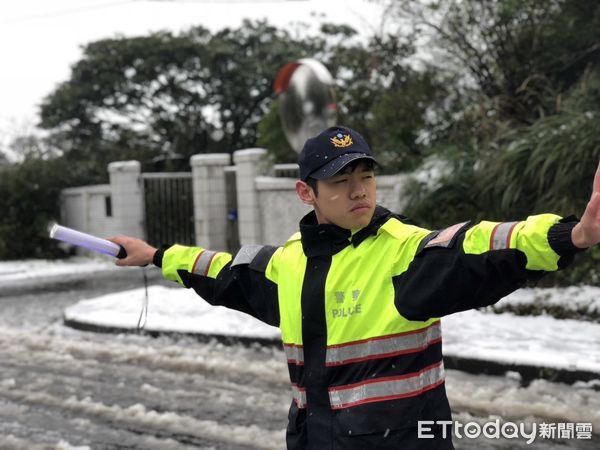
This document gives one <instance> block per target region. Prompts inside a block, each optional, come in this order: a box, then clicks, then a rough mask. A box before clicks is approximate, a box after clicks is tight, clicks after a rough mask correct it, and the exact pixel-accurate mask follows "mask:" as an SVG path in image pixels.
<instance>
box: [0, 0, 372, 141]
mask: <svg viewBox="0 0 600 450" xmlns="http://www.w3.org/2000/svg"><path fill="white" fill-rule="evenodd" d="M315 12H316V13H318V17H319V18H320V20H326V21H336V22H339V23H345V24H349V25H352V26H354V27H355V28H357V29H361V30H363V31H364V32H365V34H370V33H372V32H373V30H376V29H378V27H379V25H380V23H381V19H382V17H381V15H382V7H381V6H380V5H379V4H378V3H377V2H373V1H369V0H346V1H342V0H327V1H324V0H304V1H301V0H300V1H299V0H296V1H289V0H287V1H286V0H279V1H277V0H270V1H267V0H262V1H261V0H254V1H252V0H214V1H210V0H209V1H207V0H163V1H159V0H155V1H150V0H13V1H2V3H1V4H0V57H1V61H2V65H1V70H0V142H3V141H4V142H5V143H6V139H7V135H14V134H15V133H16V134H21V133H22V132H24V131H26V130H27V129H28V128H30V127H31V126H32V125H33V124H34V123H35V122H36V121H37V119H36V114H37V105H39V103H40V102H41V100H42V98H43V97H44V96H46V95H47V94H49V93H50V92H51V91H52V90H53V89H54V88H55V87H56V85H57V84H58V83H60V82H62V81H65V80H67V79H68V78H69V74H70V66H71V65H72V64H73V63H75V62H76V61H78V60H79V58H80V57H81V48H80V47H81V46H82V45H83V44H85V43H87V42H90V41H94V40H98V39H102V38H106V37H114V36H117V35H123V36H134V35H143V34H147V33H149V32H152V31H158V30H171V31H174V32H177V31H180V30H183V29H187V28H189V27H191V26H194V25H203V26H205V27H207V28H209V29H211V30H213V31H214V30H217V29H220V28H223V27H225V26H231V27H236V26H238V25H239V24H240V23H241V21H242V20H243V19H244V18H252V19H260V18H267V19H268V20H269V21H270V22H271V23H273V24H278V25H280V26H285V24H287V23H290V22H294V21H307V22H311V21H312V22H315V16H314V14H311V13H315Z"/></svg>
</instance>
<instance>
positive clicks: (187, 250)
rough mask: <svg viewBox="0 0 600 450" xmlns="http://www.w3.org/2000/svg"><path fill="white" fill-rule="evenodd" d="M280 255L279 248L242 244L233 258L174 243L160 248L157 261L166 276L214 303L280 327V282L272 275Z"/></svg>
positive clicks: (156, 257) (222, 253) (226, 254)
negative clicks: (277, 282) (274, 263)
mask: <svg viewBox="0 0 600 450" xmlns="http://www.w3.org/2000/svg"><path fill="white" fill-rule="evenodd" d="M276 254H277V247H271V246H258V245H251V246H244V247H242V249H241V250H240V251H239V252H238V254H237V255H236V257H235V259H232V255H231V254H229V253H225V252H215V251H211V250H206V249H204V248H201V247H185V246H181V245H174V246H172V247H170V248H168V249H167V250H166V251H164V252H163V251H161V250H159V251H158V252H157V254H156V255H155V257H154V264H155V265H157V266H159V267H161V268H162V274H163V277H164V278H166V279H167V280H171V281H175V282H177V283H178V284H180V285H181V286H183V287H186V288H192V289H194V290H195V291H196V293H197V294H198V295H199V296H201V297H202V298H203V299H204V300H206V301H207V302H208V303H210V304H211V305H220V306H225V307H227V308H231V309H235V310H238V311H241V312H244V313H247V314H250V315H251V316H253V317H256V318H257V319H259V320H261V321H262V322H265V323H267V324H269V325H273V326H279V302H278V297H277V284H276V283H275V282H274V281H273V277H272V276H271V277H269V273H270V272H273V269H272V266H273V257H274V255H276Z"/></svg>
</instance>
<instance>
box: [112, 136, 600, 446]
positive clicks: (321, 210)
mask: <svg viewBox="0 0 600 450" xmlns="http://www.w3.org/2000/svg"><path fill="white" fill-rule="evenodd" d="M374 163H375V159H374V157H373V155H372V153H371V150H370V148H369V146H368V145H367V143H366V142H365V140H364V139H363V137H362V136H360V135H359V134H358V133H356V132H355V131H353V130H351V129H348V128H343V127H334V128H330V129H328V130H325V131H324V132H322V133H321V134H319V135H318V136H316V137H314V138H312V139H309V140H308V141H307V142H306V144H305V146H304V148H303V150H302V152H301V154H300V158H299V165H300V180H299V181H297V183H296V191H297V193H298V196H299V198H300V200H301V201H302V202H304V203H305V204H308V205H311V206H312V207H313V209H314V211H313V212H311V213H309V214H308V215H306V216H305V217H304V218H303V219H302V220H301V221H300V231H299V232H298V233H296V234H294V235H293V236H292V237H291V238H290V239H289V240H288V241H287V242H286V243H285V244H284V245H283V246H281V247H269V246H256V245H252V246H245V247H243V248H242V249H241V250H240V251H239V253H238V254H237V255H236V256H235V257H232V255H229V254H228V253H224V252H215V251H211V250H206V249H203V248H199V247H183V246H179V245H174V246H172V247H170V248H169V249H167V250H166V251H162V250H157V249H155V248H153V247H151V246H149V245H148V244H146V243H144V242H143V241H140V240H137V239H132V238H126V237H117V238H114V239H113V241H114V242H116V243H118V244H121V245H123V246H124V247H125V249H126V250H127V254H128V257H127V258H125V259H123V260H120V261H119V262H118V263H117V264H119V265H143V264H147V263H150V262H153V263H154V264H156V265H157V266H160V267H162V271H163V274H164V276H165V277H166V278H167V279H170V280H173V281H176V282H178V283H179V284H181V285H182V286H185V287H187V288H190V287H191V288H193V289H194V290H195V291H196V292H197V293H198V294H199V295H200V296H202V297H203V298H204V299H206V300H207V301H208V302H209V303H211V304H213V305H223V306H227V307H229V308H233V309H237V310H239V311H243V312H246V313H248V314H251V315H252V316H254V317H256V318H257V319H259V320H262V321H264V322H266V323H268V324H271V325H274V326H278V327H279V328H280V329H281V333H282V338H283V347H284V350H285V353H286V356H287V361H288V367H289V373H290V379H291V382H292V392H293V402H292V405H291V407H290V412H289V424H288V429H287V445H288V448H289V449H319V450H320V449H344V450H348V449H360V450H364V449H375V448H377V449H399V448H402V449H416V448H418V449H428V450H429V449H435V448H440V449H449V448H453V446H452V441H451V437H450V436H449V435H448V436H446V437H444V436H443V434H442V433H441V431H440V430H439V429H438V430H437V432H436V430H433V432H431V433H433V434H434V435H435V438H434V439H418V431H417V430H418V421H419V420H428V421H440V420H451V414H450V407H449V405H448V399H447V397H446V392H445V388H444V369H443V362H442V336H441V328H440V320H439V317H442V316H444V315H447V314H451V313H453V312H457V311H463V310H465V309H469V308H477V307H481V306H486V305H491V304H493V303H495V302H497V301H498V300H500V299H501V298H502V297H504V296H505V295H507V294H508V293H510V292H512V291H514V290H515V289H517V288H519V287H520V286H522V285H523V283H525V281H526V280H528V279H536V278H538V277H540V276H541V275H543V273H544V272H547V271H553V270H557V269H559V268H562V267H564V266H565V265H566V264H568V262H569V261H570V260H571V259H572V257H573V255H574V254H575V253H576V252H577V251H579V250H581V249H583V248H586V247H589V246H591V245H594V244H596V243H598V242H600V175H599V173H600V171H599V172H598V173H597V174H596V179H595V181H594V192H593V195H592V199H591V200H590V203H589V204H588V207H587V208H586V211H585V213H584V214H583V216H582V219H581V221H580V222H578V221H577V220H576V219H574V218H566V219H563V218H560V217H558V216H555V215H552V214H542V215H538V216H532V217H529V218H527V219H526V220H524V221H518V222H504V223H492V222H481V223H478V224H473V223H471V222H464V223H459V224H456V225H453V226H451V227H448V228H446V229H444V230H440V231H430V230H426V229H423V228H419V227H417V226H414V225H411V224H410V223H408V221H407V220H406V219H405V218H404V217H402V216H399V215H396V214H394V213H392V212H390V211H388V210H386V209H385V208H382V207H380V206H377V205H376V203H375V195H376V180H375V176H374V173H373V164H374ZM428 433H429V432H428Z"/></svg>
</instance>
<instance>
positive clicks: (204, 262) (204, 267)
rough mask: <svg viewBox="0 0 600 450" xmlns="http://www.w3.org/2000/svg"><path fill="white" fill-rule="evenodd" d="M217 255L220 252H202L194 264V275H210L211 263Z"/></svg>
mask: <svg viewBox="0 0 600 450" xmlns="http://www.w3.org/2000/svg"><path fill="white" fill-rule="evenodd" d="M217 253H218V252H212V251H210V250H204V251H202V252H201V253H200V254H199V255H198V257H197V258H196V262H194V267H192V273H195V274H196V275H202V276H204V277H205V276H206V275H207V274H208V269H210V263H211V261H212V260H213V258H214V256H215V255H216V254H217Z"/></svg>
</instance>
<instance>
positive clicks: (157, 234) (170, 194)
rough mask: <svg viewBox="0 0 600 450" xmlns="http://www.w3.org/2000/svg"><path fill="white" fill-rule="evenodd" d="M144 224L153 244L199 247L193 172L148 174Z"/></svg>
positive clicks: (145, 174)
mask: <svg viewBox="0 0 600 450" xmlns="http://www.w3.org/2000/svg"><path fill="white" fill-rule="evenodd" d="M141 179H142V188H143V192H144V211H145V214H144V222H145V229H146V240H147V241H148V243H149V244H150V245H153V246H155V247H158V248H166V247H169V246H171V245H173V244H175V243H177V244H182V245H195V244H196V236H195V231H194V196H193V190H192V174H191V173H190V172H172V173H144V174H142V177H141Z"/></svg>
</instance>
